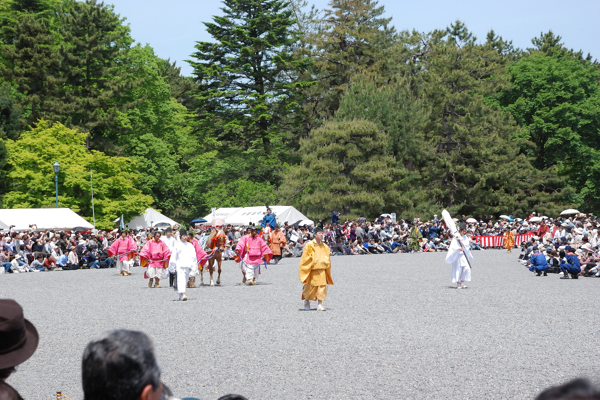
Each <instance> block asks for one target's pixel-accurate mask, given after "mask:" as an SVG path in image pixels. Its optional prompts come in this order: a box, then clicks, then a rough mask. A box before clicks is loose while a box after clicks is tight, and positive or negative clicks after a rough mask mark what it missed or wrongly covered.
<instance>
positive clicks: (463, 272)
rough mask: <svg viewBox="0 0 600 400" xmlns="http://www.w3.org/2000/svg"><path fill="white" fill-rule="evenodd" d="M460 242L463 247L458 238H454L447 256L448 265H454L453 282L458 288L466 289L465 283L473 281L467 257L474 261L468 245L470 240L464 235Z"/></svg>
mask: <svg viewBox="0 0 600 400" xmlns="http://www.w3.org/2000/svg"><path fill="white" fill-rule="evenodd" d="M460 241H461V242H462V245H461V242H459V240H458V238H457V237H453V238H452V242H451V243H450V247H449V248H448V254H447V255H446V263H448V264H452V282H453V283H456V287H457V288H459V289H460V288H463V287H466V286H465V284H464V282H469V281H471V267H469V263H468V262H467V259H466V258H465V257H469V258H470V259H471V260H472V259H473V256H472V255H471V250H470V249H469V245H468V243H469V238H468V237H467V236H465V235H462V236H460ZM463 245H464V247H463Z"/></svg>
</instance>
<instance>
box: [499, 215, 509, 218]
mask: <svg viewBox="0 0 600 400" xmlns="http://www.w3.org/2000/svg"><path fill="white" fill-rule="evenodd" d="M500 218H502V219H510V217H509V216H508V215H501V216H500Z"/></svg>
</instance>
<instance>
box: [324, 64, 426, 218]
mask: <svg viewBox="0 0 600 400" xmlns="http://www.w3.org/2000/svg"><path fill="white" fill-rule="evenodd" d="M412 80H413V79H412V78H411V77H404V76H402V75H397V76H395V77H393V78H392V79H390V81H389V82H388V83H385V84H378V82H377V79H376V78H374V77H372V76H367V75H364V74H361V75H357V76H355V77H354V78H353V79H352V82H351V84H350V87H349V88H348V90H347V91H346V92H345V93H344V95H343V96H342V98H341V101H340V107H339V109H338V111H337V113H336V114H335V120H336V121H352V120H354V119H362V120H367V121H370V122H372V123H374V124H376V125H377V127H378V128H379V130H381V131H383V132H385V133H386V134H387V136H388V137H389V142H388V146H387V148H386V149H385V153H384V154H386V155H389V156H392V157H393V158H394V159H395V160H396V165H395V168H396V170H397V171H396V173H397V176H398V180H397V185H398V188H399V189H400V190H399V196H398V198H397V199H396V204H398V206H399V207H400V209H398V210H394V211H398V212H405V213H413V212H416V207H417V206H418V205H422V204H423V203H425V202H427V200H428V196H427V195H426V193H424V192H423V185H422V183H421V182H422V176H421V170H422V168H423V167H424V166H425V165H426V164H427V162H428V161H429V159H430V151H429V149H428V148H427V147H426V146H424V144H425V143H426V141H425V137H424V132H425V126H426V125H427V123H428V122H429V119H430V110H429V109H428V108H427V107H426V106H425V104H424V101H423V99H422V98H421V96H420V95H419V94H415V93H414V90H413V89H412V87H413V84H412V83H411V81H412Z"/></svg>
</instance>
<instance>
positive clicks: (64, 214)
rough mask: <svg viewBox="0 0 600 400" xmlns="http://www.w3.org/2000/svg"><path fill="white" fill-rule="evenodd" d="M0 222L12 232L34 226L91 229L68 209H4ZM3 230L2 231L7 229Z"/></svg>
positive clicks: (89, 225)
mask: <svg viewBox="0 0 600 400" xmlns="http://www.w3.org/2000/svg"><path fill="white" fill-rule="evenodd" d="M0 221H2V223H4V225H6V226H7V228H8V227H9V226H11V225H14V228H13V230H17V231H24V230H27V229H31V227H30V225H36V227H37V229H43V230H45V229H64V230H70V229H73V228H77V227H82V228H86V229H92V228H93V226H92V224H90V223H89V222H87V221H86V220H85V219H83V218H81V217H80V216H79V215H77V214H76V213H75V212H74V211H73V210H71V209H70V208H13V209H9V208H4V209H0ZM7 228H3V229H7Z"/></svg>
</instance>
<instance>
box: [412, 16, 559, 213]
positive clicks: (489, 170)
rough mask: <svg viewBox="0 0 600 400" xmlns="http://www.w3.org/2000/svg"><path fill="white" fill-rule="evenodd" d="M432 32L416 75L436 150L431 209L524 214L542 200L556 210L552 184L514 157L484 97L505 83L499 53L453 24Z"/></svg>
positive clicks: (497, 113)
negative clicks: (421, 76) (423, 90)
mask: <svg viewBox="0 0 600 400" xmlns="http://www.w3.org/2000/svg"><path fill="white" fill-rule="evenodd" d="M436 35H438V38H439V40H438V42H437V43H436V44H435V45H434V46H433V47H432V49H431V51H430V53H429V54H428V56H427V57H426V63H427V64H426V69H427V73H425V74H424V80H425V88H426V92H427V93H428V96H427V98H428V101H429V102H430V105H431V109H432V119H431V122H430V124H429V126H428V128H427V138H428V140H429V143H430V145H431V146H432V147H434V148H435V149H436V152H435V156H434V158H433V159H432V160H431V162H430V164H429V166H428V168H426V170H425V171H426V172H425V173H424V176H426V180H425V181H424V184H425V186H426V188H427V189H428V190H429V192H430V193H431V195H432V198H433V199H434V200H435V202H436V203H437V205H438V207H448V208H449V209H450V210H451V211H454V212H457V213H462V214H472V215H484V214H487V215H493V214H498V213H507V212H522V213H525V212H528V211H529V210H530V207H531V206H535V205H536V204H538V203H540V202H546V204H545V205H543V206H542V208H541V209H540V210H541V211H542V212H556V211H557V210H558V208H557V206H556V204H553V202H552V200H556V199H557V198H558V199H560V194H561V185H560V182H555V181H554V182H552V181H546V180H545V177H544V176H542V174H541V173H540V172H539V171H537V170H535V169H534V168H533V167H532V166H531V164H530V162H529V160H528V159H527V158H526V157H525V156H524V155H520V154H519V148H518V146H517V145H516V143H515V142H513V141H511V139H513V138H514V137H515V136H516V134H517V132H518V128H517V127H516V125H515V123H514V122H513V121H512V120H511V119H510V118H509V116H507V115H505V114H504V113H503V112H502V111H501V110H500V109H499V107H497V106H496V105H494V102H493V101H492V97H493V96H494V95H495V92H496V91H497V90H498V89H500V88H502V87H506V85H507V83H508V82H507V80H506V78H505V77H504V76H503V73H504V72H505V68H506V67H505V64H504V63H503V62H502V61H501V60H500V59H499V57H501V55H500V54H498V51H497V50H496V49H494V48H492V47H491V46H490V45H489V44H486V45H479V44H477V43H476V39H475V38H474V37H473V36H472V34H471V33H470V32H469V31H468V30H467V28H466V27H465V26H464V24H462V23H461V22H460V21H458V22H456V23H455V24H453V25H451V26H450V28H448V30H446V31H444V32H437V33H436ZM552 185H556V186H554V187H552ZM548 186H550V187H548ZM532 200H533V201H535V204H531V202H532Z"/></svg>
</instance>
